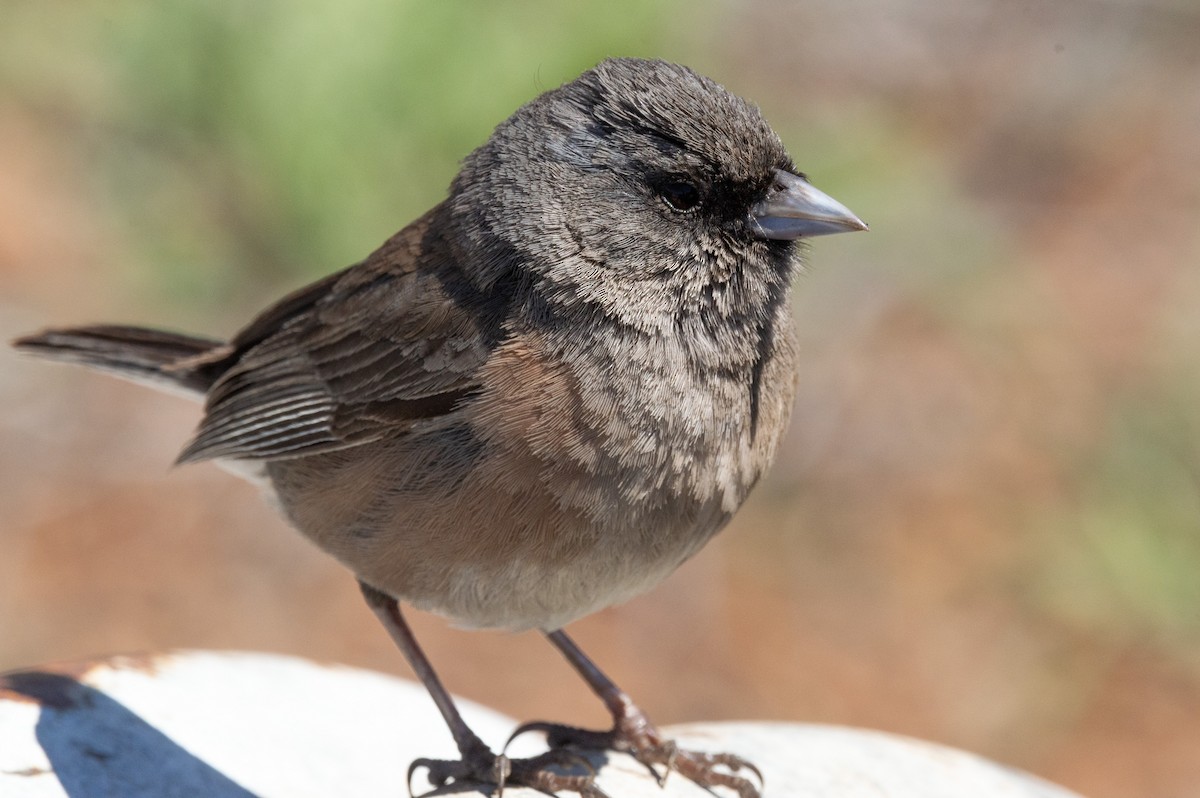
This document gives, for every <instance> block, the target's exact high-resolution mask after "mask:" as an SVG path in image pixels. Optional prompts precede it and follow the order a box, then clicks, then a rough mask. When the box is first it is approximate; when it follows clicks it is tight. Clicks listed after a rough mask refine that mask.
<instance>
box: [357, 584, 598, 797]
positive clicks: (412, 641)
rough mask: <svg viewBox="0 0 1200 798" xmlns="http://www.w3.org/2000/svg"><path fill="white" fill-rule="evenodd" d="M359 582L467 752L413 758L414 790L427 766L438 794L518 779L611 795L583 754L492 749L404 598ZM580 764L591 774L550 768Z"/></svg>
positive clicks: (518, 781) (498, 788) (583, 794)
mask: <svg viewBox="0 0 1200 798" xmlns="http://www.w3.org/2000/svg"><path fill="white" fill-rule="evenodd" d="M359 586H360V587H361V588H362V593H363V597H364V598H366V600H367V604H368V605H369V606H370V607H371V609H372V610H373V611H374V612H375V615H376V616H377V617H378V618H379V620H380V622H381V623H383V626H384V628H385V629H387V631H388V634H389V635H391V638H392V640H393V641H395V643H396V646H397V647H399V649H400V651H401V653H403V654H404V658H405V659H406V660H408V664H409V665H410V666H411V667H412V669H413V671H414V672H415V673H416V674H417V678H419V679H420V680H421V683H422V684H424V685H425V689H426V690H428V691H429V695H430V697H432V698H433V703H435V704H436V705H437V708H438V711H439V712H441V713H442V718H443V719H444V720H445V721H446V725H447V726H448V727H450V734H452V735H453V736H454V743H455V745H457V746H458V753H459V754H460V755H461V757H462V758H461V759H459V760H448V759H428V758H421V759H417V760H416V761H414V762H413V763H412V764H411V765H409V768H408V781H409V794H410V795H411V794H412V776H413V773H414V772H416V771H417V770H418V769H420V768H425V770H426V771H427V774H428V775H427V777H428V779H429V783H430V784H432V785H433V786H434V792H436V793H437V794H439V795H440V794H446V793H453V792H463V791H467V790H474V789H478V788H480V787H483V788H488V791H490V788H495V790H496V791H497V793H503V791H504V786H505V785H506V784H515V785H521V786H525V787H532V788H534V789H537V790H542V791H543V792H548V793H554V792H558V791H568V792H576V793H579V795H580V796H581V797H582V798H607V796H605V794H604V793H603V791H601V790H600V788H599V787H597V786H596V785H595V784H594V775H595V774H594V773H593V772H591V766H590V765H588V763H587V761H586V760H584V759H583V758H582V757H580V756H578V755H574V754H571V753H570V752H556V751H550V752H547V753H545V754H542V755H541V756H538V757H533V758H530V759H509V758H508V757H507V756H505V755H503V754H499V755H497V754H494V753H492V750H491V749H490V748H488V747H487V744H486V743H484V742H483V740H481V739H479V735H477V734H475V732H473V731H471V727H470V726H468V725H467V723H466V721H464V720H463V717H462V715H461V714H460V713H459V711H458V707H456V706H455V705H454V699H452V698H451V697H450V693H448V692H447V691H446V688H445V687H443V686H442V680H441V679H439V678H438V675H437V673H435V672H434V670H433V666H432V665H431V664H430V663H429V659H428V658H427V657H426V656H425V652H424V651H422V650H421V646H420V645H418V644H417V639H416V638H415V637H414V636H413V633H412V630H411V629H409V628H408V623H407V622H405V620H404V616H403V615H401V614H400V604H399V602H397V601H396V599H394V598H392V597H391V596H389V595H387V594H386V593H382V592H380V591H378V590H376V589H375V588H373V587H371V586H370V585H367V584H364V583H362V582H359ZM581 765H582V766H583V767H584V768H585V769H586V770H588V771H589V773H588V775H584V776H580V775H567V774H564V773H561V772H558V771H557V770H552V769H551V768H555V767H557V768H560V769H561V768H563V767H579V766H581Z"/></svg>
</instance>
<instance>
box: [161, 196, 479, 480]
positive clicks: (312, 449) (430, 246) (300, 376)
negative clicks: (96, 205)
mask: <svg viewBox="0 0 1200 798" xmlns="http://www.w3.org/2000/svg"><path fill="white" fill-rule="evenodd" d="M430 218H431V217H430V216H429V215H427V216H426V217H424V218H422V219H421V220H418V221H417V222H414V223H413V224H412V225H410V226H409V227H408V228H406V229H405V230H403V231H401V232H400V233H398V234H397V235H396V236H395V237H393V238H392V239H391V240H390V241H388V242H387V243H386V244H384V245H383V246H382V247H381V248H380V249H379V250H377V251H376V252H375V253H374V254H373V255H371V256H370V257H369V258H368V259H367V260H365V261H363V262H362V263H360V264H358V265H357V266H352V267H351V268H349V269H347V270H345V271H343V272H340V273H338V274H335V275H331V276H330V277H327V278H325V279H323V280H320V281H318V282H317V283H314V284H313V285H311V286H308V287H306V288H303V289H301V290H299V291H297V292H295V293H294V294H291V295H289V296H288V297H285V298H284V299H283V300H281V301H280V302H278V303H277V304H276V305H274V306H273V307H271V308H269V309H267V310H266V311H265V312H264V313H263V314H261V315H260V316H259V317H258V318H257V319H255V320H254V321H253V322H251V324H250V325H249V326H248V327H246V328H245V329H244V330H243V331H242V332H241V333H239V334H238V335H237V336H236V337H235V338H234V340H233V341H232V342H231V345H232V347H233V348H234V352H235V354H234V355H233V357H232V364H231V365H230V367H229V369H228V370H227V371H225V373H224V374H222V376H221V377H220V379H219V380H217V381H216V383H215V384H214V385H213V386H212V388H211V390H210V391H209V392H208V396H207V402H206V406H205V410H206V413H205V418H204V420H203V422H202V423H201V425H200V429H199V431H198V432H197V433H196V436H195V438H194V439H193V440H192V442H191V443H190V444H189V445H188V446H187V448H185V449H184V451H183V453H182V454H181V455H180V456H179V462H190V461H195V460H204V459H209V458H215V457H222V458H239V459H251V460H272V459H282V458H288V457H296V456H300V455H307V454H316V453H319V452H325V451H332V450H335V449H342V448H346V447H348V446H354V445H356V444H360V443H364V442H367V441H372V440H378V439H380V438H382V437H386V436H389V435H395V434H402V433H403V432H405V431H406V430H408V429H409V428H410V427H411V426H412V424H413V423H414V422H416V421H419V420H422V419H429V418H433V417H437V416H441V415H444V414H446V413H449V412H450V411H452V410H453V409H454V408H455V406H456V405H458V403H459V402H460V401H461V400H462V399H464V398H465V397H466V396H468V395H470V393H471V392H472V390H473V389H474V388H475V387H476V382H475V375H476V372H477V371H478V369H479V367H480V365H482V364H483V362H484V361H485V360H486V359H487V356H488V353H489V351H490V350H491V348H492V347H493V346H494V344H495V342H496V339H497V336H498V331H499V326H500V324H501V323H502V317H503V312H502V307H499V306H498V305H497V302H496V301H493V300H491V299H490V298H489V297H486V296H483V295H482V294H480V293H479V292H478V291H477V290H476V289H474V288H473V287H472V286H471V285H470V284H469V283H468V281H466V280H465V278H463V277H462V275H461V273H459V272H458V271H457V270H456V269H454V268H453V264H452V263H450V262H449V261H448V260H447V259H446V257H445V256H444V255H441V254H439V253H440V250H441V248H440V247H439V246H438V245H437V243H436V242H433V243H430V242H431V241H432V239H431V237H430V236H429V235H428V227H429V222H430ZM500 304H502V303H500Z"/></svg>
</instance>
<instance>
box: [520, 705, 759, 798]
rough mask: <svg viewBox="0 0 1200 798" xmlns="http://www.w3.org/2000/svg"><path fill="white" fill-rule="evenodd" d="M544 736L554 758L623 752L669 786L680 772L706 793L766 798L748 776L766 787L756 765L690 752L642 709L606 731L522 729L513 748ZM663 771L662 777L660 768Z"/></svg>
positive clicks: (536, 725)
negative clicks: (526, 738) (530, 735)
mask: <svg viewBox="0 0 1200 798" xmlns="http://www.w3.org/2000/svg"><path fill="white" fill-rule="evenodd" d="M531 731H536V732H543V733H544V734H545V735H546V743H547V745H549V746H550V753H554V752H555V751H571V750H598V751H621V752H623V753H627V754H629V755H630V756H632V757H633V758H634V759H636V760H637V761H638V762H640V763H642V764H643V765H644V766H645V767H646V769H647V770H649V771H650V772H651V773H652V774H653V775H654V777H655V779H657V780H658V783H659V785H662V784H665V783H666V780H667V775H668V774H670V772H671V771H675V772H676V773H678V774H679V775H681V776H683V777H684V778H686V779H688V780H690V781H693V782H695V783H696V784H698V785H700V786H701V787H705V788H713V787H726V788H728V789H730V790H733V791H734V792H735V793H737V795H738V798H761V792H760V790H759V787H756V786H755V785H754V783H753V782H752V781H750V779H748V778H746V775H744V774H753V775H754V777H755V779H756V780H757V781H758V783H759V785H760V786H761V784H762V781H763V778H762V773H761V772H759V770H758V768H757V767H755V766H754V765H753V764H752V763H750V762H748V761H747V760H745V759H743V758H742V757H740V756H737V755H736V754H725V753H705V752H702V751H685V750H682V749H680V748H679V747H677V746H676V745H675V741H674V740H669V739H667V738H665V737H664V736H663V734H662V732H660V731H659V730H658V728H657V727H655V726H654V724H652V723H651V722H650V720H649V719H648V718H647V717H646V715H645V713H643V712H642V711H641V710H640V709H638V708H637V707H635V706H633V705H632V704H630V705H628V706H627V707H626V708H625V709H624V710H623V711H622V712H621V714H620V715H619V716H618V717H617V718H616V720H615V723H614V725H613V728H611V729H609V730H607V731H594V730H591V729H580V728H577V727H575V726H567V725H563V724H558V723H544V722H536V721H535V722H533V723H526V724H524V725H522V726H520V727H519V728H518V729H517V730H516V731H514V732H513V734H512V736H511V737H509V742H512V740H513V739H514V738H516V737H517V736H519V735H521V734H524V733H525V732H531ZM660 767H661V771H660V769H659V768H660Z"/></svg>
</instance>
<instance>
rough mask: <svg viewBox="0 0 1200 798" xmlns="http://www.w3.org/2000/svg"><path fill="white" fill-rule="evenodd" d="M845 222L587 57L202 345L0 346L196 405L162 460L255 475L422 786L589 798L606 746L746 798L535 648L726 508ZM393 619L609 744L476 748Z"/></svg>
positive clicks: (683, 551)
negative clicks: (388, 227)
mask: <svg viewBox="0 0 1200 798" xmlns="http://www.w3.org/2000/svg"><path fill="white" fill-rule="evenodd" d="M865 229H866V225H865V224H863V223H862V222H861V221H859V219H858V218H857V217H855V216H854V214H852V213H851V212H850V211H849V210H847V209H846V208H845V207H843V206H842V205H841V204H839V203H838V202H836V201H835V200H833V199H832V198H830V197H828V196H826V195H825V194H822V193H821V192H819V191H817V190H816V189H815V188H813V187H812V186H811V185H810V184H809V183H808V180H807V179H806V178H805V177H804V175H802V174H801V173H799V172H798V171H797V170H796V168H795V166H794V165H793V164H792V160H791V159H790V158H789V157H788V155H787V152H786V151H785V150H784V147H783V144H782V143H781V142H780V140H779V137H778V136H777V135H776V134H775V133H774V132H773V131H772V130H771V128H770V127H769V126H768V125H767V123H766V121H765V120H764V119H763V117H762V115H761V113H760V112H759V110H758V109H757V108H756V107H754V106H753V105H751V104H749V103H747V102H746V101H744V100H742V99H740V98H738V97H735V96H733V95H732V94H730V93H729V92H727V91H726V90H725V89H724V88H722V87H721V86H719V85H717V84H716V83H714V82H713V81H711V80H709V79H707V78H705V77H702V76H700V75H698V74H696V73H695V72H693V71H691V70H690V69H687V68H686V67H682V66H677V65H674V64H669V63H665V62H662V61H643V60H636V59H616V60H610V61H605V62H604V63H602V64H600V65H599V66H597V67H596V68H595V69H592V70H590V71H588V72H585V73H584V74H582V75H581V76H579V77H578V78H577V79H575V80H573V81H571V82H570V83H567V84H565V85H563V86H561V87H560V88H558V89H555V90H553V91H549V92H546V93H545V94H543V95H541V96H540V97H538V98H536V99H534V100H533V101H532V102H530V103H529V104H528V105H525V106H524V107H522V108H520V109H519V110H518V111H517V112H516V113H514V114H513V115H512V117H510V118H509V119H508V120H507V121H505V122H503V123H502V124H501V125H500V126H499V127H497V128H496V130H495V132H494V133H493V134H492V136H491V138H489V139H488V141H487V143H485V144H484V145H483V146H482V147H480V148H479V149H477V150H476V151H475V152H473V153H471V155H469V156H468V157H467V159H466V160H465V161H464V163H463V166H462V170H461V171H460V172H459V174H458V176H457V177H456V178H455V179H454V182H453V183H452V184H451V186H450V193H449V197H448V198H447V199H446V200H445V201H443V202H441V203H440V204H439V205H437V206H436V207H434V208H433V209H432V210H430V211H429V212H428V213H426V214H425V215H424V216H422V217H421V218H420V219H418V220H416V221H414V222H413V223H412V224H410V225H409V226H407V227H405V228H404V229H403V230H401V231H400V232H399V233H397V234H396V235H395V236H393V237H392V238H391V239H389V240H388V241H387V242H385V243H384V244H383V246H381V247H380V248H379V249H378V250H376V251H375V252H374V253H372V254H371V255H370V256H369V257H368V258H367V259H366V260H364V261H362V262H361V263H358V264H356V265H354V266H351V267H350V268H348V269H346V270H344V271H341V272H338V273H336V274H333V275H330V276H329V277H326V278H324V279H322V280H319V281H318V282H316V283H314V284H312V285H310V286H308V287H306V288H302V289H300V290H299V291H296V292H295V293H292V294H290V295H289V296H287V297H285V298H284V299H283V300H281V301H279V302H278V303H276V304H275V305H274V306H272V307H270V308H268V309H267V310H266V311H264V312H263V313H262V314H261V315H259V316H258V318H256V319H254V320H253V321H252V322H251V323H250V324H249V325H248V326H247V327H246V328H245V329H243V330H242V331H241V332H240V333H238V334H237V335H236V336H234V338H233V340H231V341H229V342H223V341H217V340H209V339H205V338H197V337H193V336H188V335H179V334H176V333H170V332H162V331H159V330H151V329H142V328H134V327H123V326H109V325H104V326H91V327H77V328H68V329H59V330H49V331H46V332H42V333H40V334H37V335H32V336H29V337H26V338H22V339H20V340H18V341H16V342H15V345H16V346H17V347H18V348H19V349H21V350H23V351H25V352H30V353H33V354H36V355H41V356H45V357H48V358H55V359H59V360H68V361H74V362H79V363H83V364H85V365H87V366H91V367H94V368H99V369H104V370H108V371H113V372H115V373H117V374H119V375H121V376H124V377H128V378H134V379H139V378H140V379H145V380H149V381H152V382H157V383H159V384H162V385H166V386H170V387H175V388H180V387H181V388H184V389H186V390H188V391H191V392H192V393H194V394H195V395H196V396H197V397H203V398H204V400H205V415H204V419H203V421H202V422H201V424H200V428H199V430H198V432H197V433H196V435H195V438H194V439H193V440H192V441H191V443H190V444H188V445H187V447H186V448H185V449H184V450H183V453H182V454H181V455H180V457H179V462H181V463H189V462H195V461H198V460H207V459H217V460H221V461H224V462H226V463H228V464H231V465H234V466H236V467H237V468H238V469H239V470H240V471H242V472H243V473H246V474H248V475H250V476H252V477H254V478H257V479H260V480H261V481H262V482H263V484H264V485H265V486H266V487H267V488H268V489H269V490H271V491H272V492H273V493H274V495H275V497H276V498H277V500H278V503H279V505H280V506H281V507H282V508H283V511H284V513H286V515H287V517H288V519H289V520H290V521H291V523H292V524H293V525H295V526H296V528H297V529H299V530H300V531H301V532H303V533H304V534H305V535H307V536H308V537H309V538H311V539H312V540H313V541H315V542H316V543H317V545H319V546H320V547H321V548H323V549H324V550H325V551H327V552H329V553H330V554H332V555H333V556H334V557H336V558H337V559H338V560H340V561H341V562H342V563H344V564H345V565H346V566H347V567H348V568H350V569H351V570H352V571H353V572H354V573H355V575H356V576H357V577H358V580H359V582H360V583H361V585H362V591H363V593H364V595H365V596H366V599H367V602H368V603H369V604H370V606H371V607H372V609H373V610H374V611H375V613H376V614H377V615H378V616H379V618H380V620H381V621H382V622H383V623H384V625H385V626H386V628H387V629H388V631H389V633H390V634H391V636H392V638H393V639H394V640H395V642H396V644H397V645H398V646H399V647H400V649H401V650H402V651H403V653H404V655H405V657H406V658H407V659H408V662H409V664H410V665H411V666H412V668H413V670H414V671H415V672H416V674H417V675H418V676H419V677H420V678H421V680H422V681H423V682H424V684H425V686H426V688H428V690H429V692H430V694H431V695H432V696H433V699H434V701H435V702H436V703H437V705H438V708H439V709H440V710H441V712H442V714H443V716H444V717H445V719H446V722H447V724H448V725H449V727H450V731H451V733H452V734H453V735H454V740H455V742H456V743H457V745H458V749H459V752H460V753H461V759H459V760H454V761H445V760H436V761H435V760H424V759H423V760H418V761H417V762H415V763H413V768H417V767H424V768H426V769H427V770H428V776H429V780H430V782H431V784H433V785H435V786H437V787H443V788H446V789H450V790H453V789H468V788H474V787H477V786H478V785H480V784H483V785H495V786H498V787H502V786H503V785H504V784H506V783H507V784H521V785H526V786H530V787H534V788H537V789H541V790H546V791H551V792H553V791H558V790H567V791H575V792H578V793H580V794H581V795H584V796H589V797H594V796H602V795H603V793H602V792H601V790H600V788H599V787H598V786H597V785H596V784H595V783H594V780H593V777H592V776H591V775H590V774H587V773H579V772H578V770H573V769H572V768H571V767H569V766H568V767H566V768H564V767H563V766H564V765H569V764H570V763H571V762H572V761H573V757H575V755H573V754H571V753H569V752H570V751H571V750H573V749H579V748H584V749H589V748H590V749H613V750H619V751H626V752H628V753H630V754H632V755H633V756H634V757H636V758H637V759H638V760H639V761H641V762H642V763H644V764H645V765H646V766H647V767H649V768H650V769H651V770H654V768H655V766H659V767H662V768H664V769H669V770H675V771H677V772H679V773H681V774H682V775H684V776H686V777H687V778H689V779H691V780H693V781H695V782H696V783H698V784H700V785H702V786H705V787H714V786H724V787H727V788H731V789H733V790H735V791H736V792H737V793H739V795H741V796H742V798H750V797H751V796H756V795H757V794H758V790H757V789H756V787H755V786H754V784H753V783H752V782H751V781H750V780H749V779H747V778H746V777H745V776H746V774H748V773H755V774H756V773H757V771H755V769H754V767H753V765H751V764H750V763H748V762H746V761H745V760H743V759H740V758H739V757H736V756H733V755H729V754H710V753H697V752H690V751H682V750H678V749H676V747H675V746H674V745H673V744H672V743H671V741H669V740H667V739H665V738H664V737H663V735H662V734H661V733H660V732H659V731H658V730H657V729H656V728H655V727H654V726H653V725H652V724H651V723H650V722H649V720H648V719H647V718H646V716H645V715H644V713H643V712H642V711H641V710H640V709H639V708H638V707H637V706H636V705H635V704H634V703H633V702H632V701H631V700H630V699H629V697H628V696H627V695H626V694H625V693H624V692H622V691H621V690H620V689H619V688H617V687H616V685H614V684H613V683H612V682H611V681H609V680H608V679H607V678H606V677H605V676H604V675H603V674H602V673H601V672H600V671H599V669H597V668H596V666H595V665H593V664H592V663H591V662H590V661H589V660H588V659H587V658H586V657H585V656H584V654H583V653H582V652H581V651H580V650H579V649H578V648H577V647H576V646H575V644H574V643H573V642H572V641H571V640H570V638H568V637H567V636H566V634H564V633H563V632H562V631H561V629H562V627H563V625H564V624H567V623H569V622H570V621H572V620H574V619H576V618H579V617H581V616H583V615H586V614H588V613H590V612H594V611H596V610H599V609H601V608H603V607H607V606H609V605H612V604H615V603H617V602H621V601H625V600H626V599H628V598H630V597H631V596H634V595H637V594H638V593H641V592H643V591H645V590H647V589H649V588H651V587H653V586H654V585H655V584H657V583H658V582H659V581H660V580H662V579H663V578H664V577H666V576H667V575H668V574H669V573H671V572H672V571H673V570H675V569H676V568H677V567H678V566H679V565H680V563H682V562H683V561H684V560H686V559H687V558H688V557H690V556H691V555H693V554H695V553H696V551H698V550H699V549H700V547H701V546H703V545H704V544H705V542H706V541H708V539H709V538H711V537H712V536H713V535H714V534H715V533H716V532H717V531H718V530H719V529H721V527H722V526H724V525H725V523H726V522H727V521H728V520H729V518H730V517H731V516H732V515H733V513H734V512H735V511H736V510H737V509H738V507H739V506H740V505H741V503H742V502H743V501H744V500H745V498H746V495H747V493H748V492H749V491H750V489H751V488H752V487H753V486H754V484H755V482H757V481H758V478H759V477H760V476H761V475H762V473H763V471H764V469H766V468H767V466H768V465H769V464H770V463H771V461H772V459H773V458H774V456H775V451H776V449H777V448H778V446H779V442H780V439H781V438H782V436H783V433H784V428H785V427H786V424H787V421H788V416H789V414H790V412H791V406H792V399H793V394H794V392H795V384H796V374H795V370H794V362H795V355H794V342H793V338H794V333H793V327H792V321H791V316H790V309H789V306H788V298H789V292H790V286H791V282H792V278H793V276H794V275H795V273H796V271H797V268H798V265H799V262H800V247H799V246H798V245H797V239H800V238H803V237H807V236H815V235H823V234H826V233H837V232H843V231H851V230H865ZM398 601H403V602H407V603H409V604H411V605H413V606H415V607H419V608H421V609H425V610H430V611H432V612H436V613H439V614H441V615H444V616H446V617H449V618H451V619H453V620H454V621H455V622H457V623H459V624H463V625H466V626H471V627H500V628H508V629H529V628H536V629H540V630H542V631H543V632H545V633H546V635H547V637H548V638H549V639H550V641H551V642H552V643H553V644H554V645H555V646H556V647H557V648H558V649H559V650H560V651H561V652H562V653H563V654H564V655H565V657H566V658H567V659H568V660H569V661H570V662H571V664H572V665H573V666H574V667H575V668H576V669H577V670H578V671H579V673H580V674H581V675H582V676H583V677H584V679H586V680H587V682H588V683H589V685H590V686H591V687H592V688H593V690H594V691H595V692H596V693H597V694H598V695H599V696H600V698H602V699H603V701H604V702H605V704H606V706H607V707H608V708H609V710H610V711H611V712H612V715H613V728H612V729H610V730H607V731H585V730H581V729H576V728H573V727H567V726H560V725H553V724H547V723H531V724H526V725H525V726H523V727H521V729H519V730H518V732H520V731H526V730H537V731H541V732H544V733H546V735H547V739H548V742H549V746H550V750H549V751H548V752H547V753H546V754H543V755H541V756H539V757H535V758H532V759H509V758H507V757H505V756H503V755H497V754H495V753H493V752H492V751H491V750H489V749H488V747H487V746H486V745H485V744H484V743H483V742H482V741H481V740H480V739H479V738H478V737H477V736H476V735H475V734H474V733H473V732H472V731H471V730H470V729H469V728H468V727H467V725H466V724H465V723H464V722H463V720H462V718H461V716H460V715H459V713H458V711H457V709H456V708H455V706H454V704H453V702H452V700H451V698H450V696H449V694H448V693H447V692H446V691H445V689H444V688H443V687H442V685H441V683H440V681H439V680H438V678H437V676H436V675H435V673H434V671H433V669H432V667H431V666H430V664H429V662H428V660H427V659H426V658H425V656H424V654H423V653H422V652H421V649H420V648H419V647H418V645H417V643H416V641H415V640H414V639H413V636H412V634H411V632H410V630H409V628H408V626H407V625H406V623H405V621H404V619H403V617H402V616H401V613H400V608H399V605H398ZM409 775H410V778H411V775H412V770H410V773H409Z"/></svg>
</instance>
